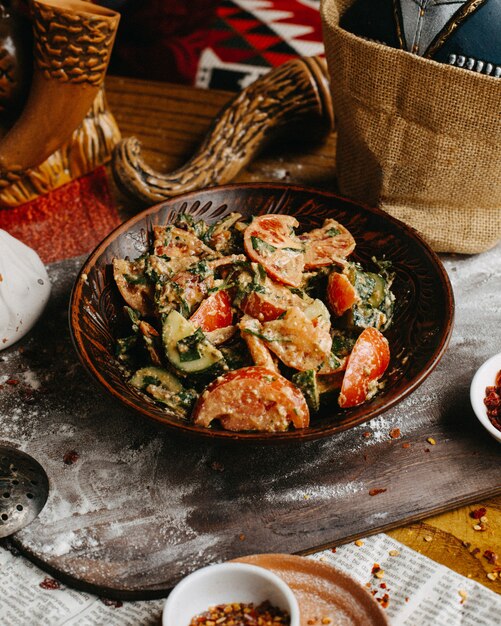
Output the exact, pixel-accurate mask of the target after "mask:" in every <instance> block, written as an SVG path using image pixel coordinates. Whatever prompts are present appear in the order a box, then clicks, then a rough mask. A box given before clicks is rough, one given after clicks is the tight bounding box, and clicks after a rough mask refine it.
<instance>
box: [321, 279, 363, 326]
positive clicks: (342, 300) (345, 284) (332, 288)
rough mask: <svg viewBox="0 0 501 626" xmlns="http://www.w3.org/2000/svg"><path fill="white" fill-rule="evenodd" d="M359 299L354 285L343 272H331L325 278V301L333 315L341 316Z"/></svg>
mask: <svg viewBox="0 0 501 626" xmlns="http://www.w3.org/2000/svg"><path fill="white" fill-rule="evenodd" d="M359 301H360V297H359V296H358V294H357V292H356V289H355V287H354V286H353V285H352V284H351V283H350V281H349V279H348V277H347V276H346V275H345V274H340V273H339V272H331V273H330V274H329V278H328V280H327V302H328V303H329V306H330V308H331V311H332V312H333V313H334V315H337V316H341V315H342V314H343V313H344V312H345V311H347V310H348V309H351V307H352V306H353V305H354V304H356V303H357V302H359Z"/></svg>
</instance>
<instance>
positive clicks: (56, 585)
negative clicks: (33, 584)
mask: <svg viewBox="0 0 501 626" xmlns="http://www.w3.org/2000/svg"><path fill="white" fill-rule="evenodd" d="M39 587H42V589H61V583H60V582H59V581H58V580H56V579H55V578H50V577H49V576H46V577H45V578H44V579H43V580H42V582H41V583H40V585H39Z"/></svg>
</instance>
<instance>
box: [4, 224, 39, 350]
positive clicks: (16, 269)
mask: <svg viewBox="0 0 501 626" xmlns="http://www.w3.org/2000/svg"><path fill="white" fill-rule="evenodd" d="M49 295H50V281H49V277H48V275H47V271H46V269H45V266H44V264H43V263H42V261H41V260H40V257H39V256H38V254H37V253H36V252H35V251H34V250H32V249H31V248H29V247H28V246H26V245H25V244H24V243H22V242H21V241H19V240H18V239H15V238H14V237H12V236H11V235H9V233H7V232H5V231H4V230H1V229H0V350H2V349H3V348H7V347H8V346H10V345H11V344H13V343H14V342H16V341H18V339H21V337H22V336H23V335H25V334H26V333H27V332H28V331H29V330H30V329H31V328H32V327H33V326H34V324H35V322H36V321H37V320H38V318H39V317H40V315H41V314H42V311H43V310H44V308H45V305H46V304H47V301H48V299H49Z"/></svg>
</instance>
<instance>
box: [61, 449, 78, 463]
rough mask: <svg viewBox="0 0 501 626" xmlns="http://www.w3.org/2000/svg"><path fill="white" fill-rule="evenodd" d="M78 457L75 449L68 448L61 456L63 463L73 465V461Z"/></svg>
mask: <svg viewBox="0 0 501 626" xmlns="http://www.w3.org/2000/svg"><path fill="white" fill-rule="evenodd" d="M79 458H80V455H79V454H78V452H77V451H76V450H68V452H66V453H65V455H64V456H63V462H64V464H65V465H73V463H76V462H77V461H78V459H79Z"/></svg>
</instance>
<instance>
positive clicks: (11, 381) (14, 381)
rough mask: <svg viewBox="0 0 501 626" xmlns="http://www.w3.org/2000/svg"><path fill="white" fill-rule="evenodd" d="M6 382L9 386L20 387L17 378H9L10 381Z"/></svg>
mask: <svg viewBox="0 0 501 626" xmlns="http://www.w3.org/2000/svg"><path fill="white" fill-rule="evenodd" d="M5 382H6V383H7V385H19V381H18V380H17V378H9V380H6V381H5Z"/></svg>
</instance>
